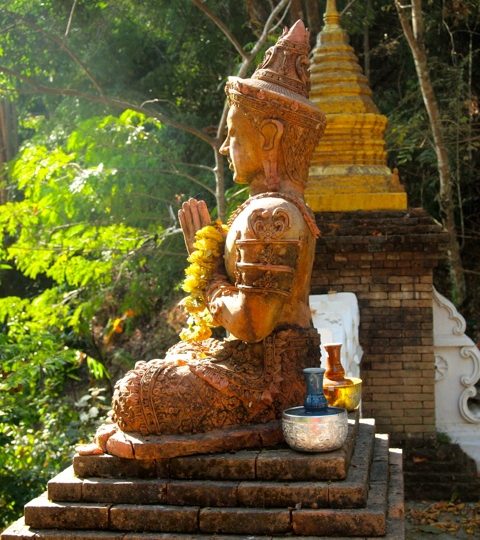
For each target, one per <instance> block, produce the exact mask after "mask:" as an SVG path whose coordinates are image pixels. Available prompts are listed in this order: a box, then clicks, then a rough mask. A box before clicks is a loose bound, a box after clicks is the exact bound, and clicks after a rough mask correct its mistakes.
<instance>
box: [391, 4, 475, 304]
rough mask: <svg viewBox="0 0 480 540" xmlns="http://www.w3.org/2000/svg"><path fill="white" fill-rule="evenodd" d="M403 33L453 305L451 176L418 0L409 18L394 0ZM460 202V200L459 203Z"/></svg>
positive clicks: (456, 258)
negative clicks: (433, 169) (435, 188)
mask: <svg viewBox="0 0 480 540" xmlns="http://www.w3.org/2000/svg"><path fill="white" fill-rule="evenodd" d="M394 2H395V7H396V8H397V12H398V16H399V19H400V23H401V25H402V29H403V33H404V34H405V38H406V40H407V42H408V45H409V47H410V50H411V52H412V56H413V61H414V64H415V70H416V72H417V77H418V81H419V84H420V90H421V92H422V97H423V102H424V104H425V108H426V110H427V114H428V118H429V120H430V128H431V130H432V136H433V145H434V149H435V153H436V156H437V164H438V175H439V180H440V190H439V204H440V212H441V217H442V222H443V225H444V227H445V229H446V230H447V232H448V236H449V246H448V259H449V266H450V277H451V282H452V289H453V290H452V297H453V300H454V301H455V303H456V304H457V305H460V304H462V303H463V301H464V300H465V295H466V288H465V273H464V269H463V264H462V258H461V254H460V246H459V243H458V237H457V231H456V226H455V205H454V200H453V196H452V195H453V194H452V191H453V189H452V185H453V177H452V173H451V169H450V164H449V160H448V152H447V147H446V145H445V140H444V136H443V126H442V122H441V117H440V111H439V107H438V102H437V98H436V96H435V92H434V90H433V86H432V82H431V79H430V74H429V70H428V62H427V53H426V50H425V42H424V26H423V16H422V2H421V0H413V1H412V4H411V5H410V6H408V7H409V8H410V9H411V22H410V20H409V18H408V17H407V15H406V14H405V10H406V9H407V7H402V5H401V4H400V1H399V0H394ZM460 204H461V203H460Z"/></svg>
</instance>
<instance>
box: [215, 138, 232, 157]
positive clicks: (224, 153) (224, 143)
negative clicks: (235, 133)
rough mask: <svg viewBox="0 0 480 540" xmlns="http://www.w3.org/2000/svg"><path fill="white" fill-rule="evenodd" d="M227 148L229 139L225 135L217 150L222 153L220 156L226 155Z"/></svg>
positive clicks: (228, 147) (227, 152)
mask: <svg viewBox="0 0 480 540" xmlns="http://www.w3.org/2000/svg"><path fill="white" fill-rule="evenodd" d="M229 149H230V141H229V137H227V138H226V139H225V140H224V141H223V143H222V146H220V148H219V150H218V151H219V152H220V154H222V156H228V154H229Z"/></svg>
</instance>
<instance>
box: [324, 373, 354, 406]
mask: <svg viewBox="0 0 480 540" xmlns="http://www.w3.org/2000/svg"><path fill="white" fill-rule="evenodd" d="M328 382H329V381H325V383H326V384H324V385H323V393H324V394H325V397H326V398H327V401H328V404H329V405H330V407H342V408H344V409H347V411H349V412H350V411H354V410H355V409H356V408H357V407H358V406H359V405H360V401H361V399H362V379H358V378H356V377H348V378H346V379H345V383H342V382H340V383H339V382H335V384H328Z"/></svg>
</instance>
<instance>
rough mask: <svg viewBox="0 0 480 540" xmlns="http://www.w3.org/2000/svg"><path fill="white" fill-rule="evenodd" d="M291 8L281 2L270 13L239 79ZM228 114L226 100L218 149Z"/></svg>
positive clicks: (239, 71) (287, 1) (239, 73)
mask: <svg viewBox="0 0 480 540" xmlns="http://www.w3.org/2000/svg"><path fill="white" fill-rule="evenodd" d="M289 6H290V0H280V2H279V3H278V4H277V5H276V6H275V8H274V9H273V11H272V12H271V13H270V15H269V17H268V19H267V21H266V22H265V25H264V27H263V30H262V33H261V34H260V37H259V38H258V40H257V42H256V43H255V45H254V46H253V48H252V50H251V51H250V53H248V54H247V56H246V57H245V58H244V60H243V62H242V64H241V66H240V68H239V69H238V71H237V77H240V78H241V77H245V75H246V73H247V70H248V68H249V66H250V64H251V63H252V61H253V60H254V59H255V57H256V56H257V54H258V52H259V51H260V49H261V48H262V47H263V46H264V45H265V42H266V41H267V38H268V35H269V34H270V33H271V32H273V31H274V30H275V29H276V28H277V27H278V25H279V24H281V22H282V21H283V20H284V18H285V16H286V14H287V13H288V8H289ZM282 9H285V11H284V12H283V14H282V15H281V17H280V19H279V21H277V23H276V24H274V21H275V19H276V18H277V17H278V15H279V14H280V12H281V11H282ZM227 113H228V104H227V101H226V100H225V103H224V105H223V111H222V115H221V117H220V121H219V123H218V128H217V137H216V141H217V148H218V147H219V146H220V144H221V143H222V140H223V135H224V132H225V126H226V124H227Z"/></svg>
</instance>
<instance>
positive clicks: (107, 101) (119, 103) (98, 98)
mask: <svg viewBox="0 0 480 540" xmlns="http://www.w3.org/2000/svg"><path fill="white" fill-rule="evenodd" d="M0 72H3V73H5V74H7V75H10V76H11V77H14V78H16V79H18V80H20V81H23V82H24V83H25V84H28V85H29V86H30V87H31V88H32V90H33V91H34V92H36V93H41V94H47V95H52V96H71V97H78V98H80V99H85V100H87V101H90V102H92V103H100V104H101V105H107V106H110V107H116V108H119V109H132V110H133V111H136V112H140V113H143V114H146V115H147V116H151V117H153V118H156V119H157V120H159V121H160V122H163V123H164V124H166V125H168V126H171V127H173V128H175V129H178V130H180V131H183V132H185V133H189V134H190V135H193V136H194V137H197V139H200V140H201V141H203V142H205V143H207V144H208V145H210V146H211V147H212V148H215V146H216V144H217V143H216V140H215V139H213V138H212V137H209V136H208V135H207V134H206V133H204V132H203V131H200V130H199V129H197V128H195V127H193V126H188V125H186V124H183V123H181V122H178V121H177V120H174V119H173V118H170V117H169V116H167V115H165V114H163V113H161V112H160V111H157V110H154V109H150V108H146V107H142V106H141V105H138V104H136V103H131V102H128V101H125V100H122V99H118V98H114V97H109V96H106V95H94V94H89V93H87V92H82V91H80V90H75V89H74V88H59V87H56V86H46V85H44V84H41V83H39V82H37V81H35V80H34V79H32V78H30V77H27V76H25V75H22V74H21V73H18V72H16V71H14V70H12V69H10V68H8V67H6V66H1V65H0ZM23 93H25V94H28V93H30V92H27V91H25V90H24V91H23Z"/></svg>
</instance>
